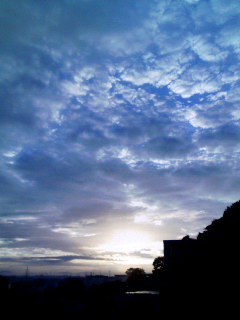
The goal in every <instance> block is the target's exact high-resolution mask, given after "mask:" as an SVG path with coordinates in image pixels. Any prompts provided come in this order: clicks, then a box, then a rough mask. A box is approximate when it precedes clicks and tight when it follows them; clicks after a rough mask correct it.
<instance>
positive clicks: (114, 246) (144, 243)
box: [97, 230, 161, 267]
mask: <svg viewBox="0 0 240 320" xmlns="http://www.w3.org/2000/svg"><path fill="white" fill-rule="evenodd" d="M97 251H98V252H101V254H104V255H106V256H109V258H111V259H113V260H114V261H115V263H116V264H118V265H125V266H126V267H130V266H143V265H149V266H151V264H152V260H153V256H157V255H159V252H160V251H161V243H160V242H155V241H154V240H153V239H152V238H151V236H150V235H149V234H147V233H146V232H142V231H132V230H121V231H116V232H115V233H113V234H112V235H111V236H110V237H109V238H108V240H107V241H106V242H105V243H104V244H102V245H100V246H99V247H98V248H97ZM141 254H143V256H141Z"/></svg>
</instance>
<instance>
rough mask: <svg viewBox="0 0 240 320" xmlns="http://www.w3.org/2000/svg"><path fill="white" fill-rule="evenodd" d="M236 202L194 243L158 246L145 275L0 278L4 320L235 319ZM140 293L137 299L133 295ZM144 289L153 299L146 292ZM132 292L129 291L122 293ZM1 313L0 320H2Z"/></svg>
mask: <svg viewBox="0 0 240 320" xmlns="http://www.w3.org/2000/svg"><path fill="white" fill-rule="evenodd" d="M239 231H240V201H238V202H236V203H234V204H232V205H231V206H230V207H228V208H227V209H226V210H225V211H224V214H223V217H221V218H220V219H217V220H214V221H213V222H212V223H211V224H210V225H209V226H207V227H206V228H205V231H204V232H203V233H199V235H198V237H197V239H191V238H190V237H189V236H186V237H184V238H183V239H182V240H166V241H164V257H158V258H156V259H155V260H154V263H153V266H154V270H153V273H152V274H151V275H146V274H145V273H144V271H143V270H142V269H139V268H131V269H128V271H127V277H128V278H127V281H126V279H125V278H124V276H121V277H120V276H117V277H106V276H105V277H104V276H92V277H85V278H81V277H3V276H0V305H1V313H2V316H3V315H7V317H6V319H7V318H9V319H11V318H13V317H14V318H15V319H20V318H21V319H22V318H23V319H35V318H44V319H50V318H51V319H52V318H54V319H56V318H58V317H59V318H60V319H70V320H72V319H106V320H107V319H121V320H123V319H146V320H147V319H176V318H185V319H186V318H187V319H188V318H189V319H190V318H191V319H195V318H199V317H200V318H202V319H204V318H209V317H212V318H213V319H215V318H217V317H220V316H221V317H222V316H223V315H225V316H226V318H227V319H235V318H238V315H239V308H238V304H239V289H240V262H239V252H240V251H239V247H240V246H239V245H240V237H239ZM135 290H138V291H139V290H141V291H142V292H141V294H132V292H133V291H135ZM147 290H152V291H153V290H154V291H158V292H159V294H148V293H147ZM127 291H131V294H126V292H127ZM4 317H5V316H3V317H2V318H4Z"/></svg>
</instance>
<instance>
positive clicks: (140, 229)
mask: <svg viewBox="0 0 240 320" xmlns="http://www.w3.org/2000/svg"><path fill="white" fill-rule="evenodd" d="M239 15H240V3H239V1H238V0H228V1H227V2H226V1H225V0H161V1H159V0H156V1H155V0H114V1H113V0H78V1H77V0H58V1H46V0H32V1H31V0H22V1H18V0H1V1H0V61H1V71H0V273H1V274H5V273H12V274H24V272H25V270H26V267H27V266H28V267H29V272H30V274H31V273H32V274H35V273H47V274H60V273H69V274H72V273H74V274H83V273H85V274H87V273H91V272H94V273H103V274H115V273H124V272H125V270H126V269H127V268H128V267H143V268H144V269H145V270H146V271H148V272H150V271H151V270H152V262H153V260H154V258H155V257H157V256H160V255H162V254H163V242H162V241H163V240H165V239H181V238H182V237H183V236H185V235H187V234H188V235H190V236H193V237H194V236H196V235H197V234H198V232H201V231H202V230H203V229H204V227H205V226H207V225H208V224H209V223H210V222H211V221H212V220H213V219H216V218H219V217H220V216H222V213H223V211H224V209H225V208H226V207H227V206H228V205H229V204H231V203H232V202H235V201H237V200H239V195H240V179H239V178H240V171H239V169H240V163H239V154H240V125H239V119H240V108H239V102H240V96H239V91H240V81H239V80H240V73H239V59H240V19H239Z"/></svg>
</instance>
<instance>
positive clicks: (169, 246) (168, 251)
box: [163, 236, 198, 271]
mask: <svg viewBox="0 0 240 320" xmlns="http://www.w3.org/2000/svg"><path fill="white" fill-rule="evenodd" d="M163 245H164V268H165V270H168V271H176V270H181V269H182V268H185V267H186V266H187V265H188V264H189V263H190V262H191V261H193V260H194V258H195V256H196V254H197V248H198V242H197V240H195V239H191V238H189V237H188V236H186V237H184V238H183V239H182V240H164V241H163Z"/></svg>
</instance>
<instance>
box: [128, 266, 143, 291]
mask: <svg viewBox="0 0 240 320" xmlns="http://www.w3.org/2000/svg"><path fill="white" fill-rule="evenodd" d="M126 275H127V276H128V278H127V284H128V286H129V287H130V289H132V290H139V289H141V288H142V286H143V285H144V280H145V279H146V273H145V271H144V269H142V268H129V269H127V271H126Z"/></svg>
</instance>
